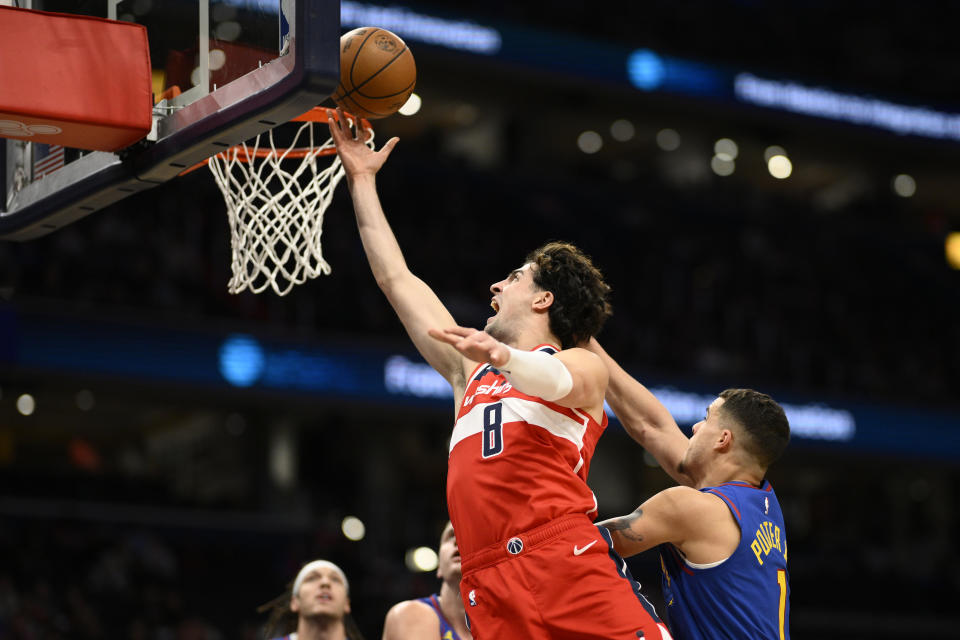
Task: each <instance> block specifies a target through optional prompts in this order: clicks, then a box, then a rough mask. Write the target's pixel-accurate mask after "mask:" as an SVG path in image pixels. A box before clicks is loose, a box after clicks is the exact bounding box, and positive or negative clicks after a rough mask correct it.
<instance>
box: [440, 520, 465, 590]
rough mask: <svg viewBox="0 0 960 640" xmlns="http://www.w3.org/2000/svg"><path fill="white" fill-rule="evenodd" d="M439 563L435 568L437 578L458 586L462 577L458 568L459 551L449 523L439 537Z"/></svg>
mask: <svg viewBox="0 0 960 640" xmlns="http://www.w3.org/2000/svg"><path fill="white" fill-rule="evenodd" d="M438 555H439V556H440V562H439V565H438V566H437V577H438V578H440V579H441V580H450V581H452V582H455V583H457V584H459V582H460V577H461V575H462V573H461V571H462V570H461V568H460V549H459V548H458V547H457V538H456V536H455V535H454V534H453V525H452V524H450V523H449V522H448V523H447V526H446V527H445V528H444V529H443V535H441V536H440V552H439V554H438Z"/></svg>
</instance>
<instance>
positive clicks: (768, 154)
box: [763, 144, 787, 162]
mask: <svg viewBox="0 0 960 640" xmlns="http://www.w3.org/2000/svg"><path fill="white" fill-rule="evenodd" d="M785 155H787V150H786V149H784V148H783V147H781V146H780V145H777V144H772V145H770V146H769V147H767V148H766V149H764V150H763V161H764V162H770V158H772V157H773V156H785Z"/></svg>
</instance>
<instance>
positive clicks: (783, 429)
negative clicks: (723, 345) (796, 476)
mask: <svg viewBox="0 0 960 640" xmlns="http://www.w3.org/2000/svg"><path fill="white" fill-rule="evenodd" d="M720 397H721V398H723V406H721V407H720V411H721V412H722V413H724V414H726V415H728V416H730V417H731V418H733V419H734V420H736V421H737V422H738V423H739V424H740V426H742V427H743V430H744V431H745V432H746V433H747V437H746V439H745V440H746V442H745V444H744V448H745V449H746V450H747V452H748V453H749V454H751V455H752V456H753V457H754V459H755V460H756V461H757V463H758V464H759V465H760V466H762V467H763V468H764V469H766V468H767V467H769V466H770V465H771V464H773V462H774V461H776V460H777V458H779V457H780V456H781V455H782V454H783V451H784V449H786V448H787V444H789V442H790V423H789V422H788V421H787V414H786V413H785V412H784V411H783V407H781V406H780V405H779V404H777V402H776V401H775V400H774V399H773V398H771V397H770V396H768V395H767V394H765V393H760V392H759V391H754V390H753V389H726V390H725V391H723V392H722V393H721V394H720Z"/></svg>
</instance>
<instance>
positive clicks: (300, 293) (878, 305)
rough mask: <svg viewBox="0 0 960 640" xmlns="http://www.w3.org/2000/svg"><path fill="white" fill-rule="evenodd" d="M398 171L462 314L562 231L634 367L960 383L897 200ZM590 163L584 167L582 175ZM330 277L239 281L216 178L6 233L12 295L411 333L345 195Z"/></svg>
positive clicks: (782, 377)
mask: <svg viewBox="0 0 960 640" xmlns="http://www.w3.org/2000/svg"><path fill="white" fill-rule="evenodd" d="M405 144H406V146H404V147H402V148H401V149H398V151H397V153H396V155H395V156H394V158H393V159H391V163H390V164H388V166H387V168H386V169H385V170H384V171H383V173H382V174H381V176H380V180H379V182H380V190H381V194H382V198H383V201H384V206H385V208H386V210H387V212H388V216H389V219H390V221H391V224H392V225H393V227H394V229H395V231H396V234H397V236H398V237H399V240H400V243H401V246H402V247H403V249H404V251H405V254H406V257H407V260H408V262H409V264H410V265H411V267H412V268H413V269H414V270H415V272H417V273H418V274H419V275H421V276H422V277H423V279H424V280H426V281H427V282H428V283H430V284H431V285H432V286H433V287H434V289H435V290H436V291H437V293H438V294H439V295H440V296H441V298H442V299H443V300H444V301H445V303H446V304H447V305H448V306H449V307H450V309H451V311H452V312H453V314H454V317H456V318H457V319H458V320H459V321H460V322H461V323H462V324H468V325H473V326H482V325H483V323H484V321H485V318H486V316H487V315H489V314H488V313H487V308H488V307H487V305H488V302H489V292H488V287H489V285H490V283H492V282H494V281H496V280H497V279H499V278H500V277H502V275H503V274H505V273H507V272H509V271H510V270H511V269H513V268H514V267H516V266H518V265H519V264H520V263H521V261H522V259H523V256H524V255H525V254H526V253H527V252H528V251H529V250H531V249H533V248H535V247H536V246H538V245H539V244H541V243H542V242H544V241H546V240H549V239H564V240H569V241H572V242H574V243H576V244H578V245H580V246H582V247H583V248H584V249H585V250H586V251H587V252H588V253H590V254H592V255H593V257H594V258H595V261H596V262H597V263H598V265H599V266H600V267H601V269H602V270H603V271H604V272H605V273H606V275H607V277H608V280H609V282H610V283H611V284H612V286H613V289H614V298H613V303H614V310H615V312H614V316H613V318H612V319H611V321H610V322H609V323H608V325H607V328H606V329H605V331H604V332H603V334H602V336H601V339H602V341H603V342H604V343H606V345H607V348H608V350H609V351H610V352H611V353H612V354H614V355H615V356H616V357H618V358H619V359H620V360H621V361H623V362H625V363H629V364H633V365H635V366H636V365H639V366H643V367H644V368H645V369H646V370H648V371H657V372H660V373H663V374H667V375H686V376H697V377H700V378H704V379H708V380H715V381H717V384H722V385H727V386H729V385H730V384H734V385H743V386H754V387H760V388H778V389H787V390H791V391H798V392H814V393H828V394H843V395H847V396H851V395H853V396H861V397H864V398H866V399H870V398H882V399H893V400H896V401H906V402H914V401H922V402H925V403H934V404H936V403H949V402H950V401H952V400H954V399H955V398H954V397H953V392H954V390H955V389H956V388H958V386H960V324H958V323H956V322H955V321H954V319H955V318H956V317H958V311H960V300H958V298H957V296H956V295H955V291H956V288H957V281H958V279H960V273H958V272H956V271H951V270H950V269H949V268H948V267H947V265H946V263H945V261H944V258H943V234H944V232H945V230H944V226H943V221H942V220H940V221H938V220H936V219H934V220H933V221H932V222H930V223H929V224H927V223H925V221H924V220H917V219H916V218H915V212H913V211H907V210H904V209H902V208H901V206H900V204H899V203H898V202H895V201H894V200H893V199H892V198H880V197H879V196H878V197H877V198H876V199H875V200H871V199H861V200H859V201H857V202H855V203H853V204H852V205H850V206H849V207H847V208H846V209H844V210H842V211H839V212H836V211H832V212H830V213H829V214H824V213H823V212H821V211H818V210H817V209H816V208H815V207H814V206H812V205H811V204H810V202H808V201H806V200H805V199H803V198H797V197H795V195H793V194H786V193H784V194H783V195H778V194H777V193H776V192H772V191H771V192H766V193H762V192H757V191H756V190H751V189H749V188H747V187H745V186H741V187H738V186H736V185H732V186H731V184H730V183H725V184H719V183H718V182H714V183H709V182H708V183H707V184H704V185H701V186H697V187H692V188H691V187H689V186H685V187H683V188H673V187H670V186H669V185H666V184H664V182H663V181H662V180H660V179H659V178H658V176H656V175H653V174H651V175H647V174H644V173H643V172H641V173H640V174H639V175H637V176H636V177H635V178H634V179H632V180H629V181H619V182H616V181H610V180H604V179H602V178H601V177H595V176H591V175H590V174H589V172H582V173H579V174H578V173H576V171H575V168H574V169H573V170H572V171H571V173H570V174H568V175H562V174H561V175H558V174H550V175H545V174H538V173H537V172H536V171H533V170H531V171H527V172H512V171H510V170H507V169H504V170H496V171H477V170H469V169H468V168H467V167H465V166H463V165H462V164H461V163H459V162H458V161H457V160H456V159H455V158H444V157H442V155H441V159H440V161H439V162H438V161H437V157H436V156H435V155H434V153H435V150H432V149H430V148H429V146H428V145H426V144H422V145H420V146H417V144H416V142H414V143H409V142H408V143H405ZM573 178H576V179H573ZM323 251H324V256H325V257H326V259H327V260H328V261H329V263H330V264H331V265H332V267H333V273H332V274H331V275H329V276H321V277H319V278H318V279H317V280H315V281H313V282H310V283H307V284H306V285H302V286H300V287H297V288H295V289H294V291H293V292H292V293H291V294H290V295H289V296H287V297H285V298H280V297H277V296H275V295H274V294H273V293H272V292H268V293H265V294H262V295H259V296H255V295H252V294H249V293H244V294H241V295H236V296H231V295H229V294H228V293H227V292H226V282H227V280H228V279H229V263H230V241H229V234H228V230H227V224H226V220H225V215H224V205H223V202H222V198H221V196H220V194H219V192H218V191H217V190H216V188H215V187H214V185H213V183H212V180H211V179H210V176H208V175H207V174H206V172H196V173H194V174H191V175H189V176H187V177H185V178H182V179H180V180H178V181H174V182H173V183H170V184H168V185H165V186H163V187H159V188H157V189H154V190H152V191H149V192H146V193H144V194H141V195H138V196H136V197H134V198H131V199H129V200H126V201H124V202H123V203H121V204H120V205H117V206H115V207H113V208H112V209H110V210H108V211H104V212H100V213H97V214H95V215H93V216H91V217H89V218H87V219H84V220H81V221H80V222H78V223H75V224H74V225H72V226H69V227H67V228H64V229H62V230H60V231H57V232H56V233H53V234H51V235H49V236H47V237H44V238H41V239H38V240H35V241H31V242H26V243H9V242H5V243H0V295H2V296H4V297H5V298H7V299H8V300H10V301H12V302H13V303H14V304H23V305H37V304H44V303H46V304H48V305H51V306H55V307H56V308H57V309H62V310H64V311H66V312H78V313H94V314H96V313H99V314H109V315H116V314H127V315H129V316H131V317H134V318H136V317H149V318H152V319H167V320H169V321H171V322H180V323H192V324H204V323H207V324H211V323H214V322H216V323H219V324H222V323H223V322H224V321H226V322H232V323H235V324H241V325H247V326H249V327H250V328H251V329H252V330H255V331H256V330H259V331H273V330H276V331H288V330H291V329H293V330H295V331H296V332H297V333H299V334H303V335H308V336H309V335H315V336H321V337H323V336H327V337H328V336H330V335H335V334H338V333H350V334H354V335H361V336H363V335H367V336H374V335H375V336H376V337H377V338H378V339H381V338H385V339H396V341H397V342H405V337H404V335H403V332H402V328H401V327H400V325H399V323H398V322H397V321H396V320H395V317H394V314H393V313H392V311H391V310H390V309H389V307H388V305H387V303H386V301H385V300H384V298H383V296H382V295H381V294H380V292H379V290H378V289H377V288H376V286H375V284H374V282H373V279H372V277H371V276H370V272H369V268H368V266H367V265H366V261H365V258H364V255H363V253H362V249H361V247H360V243H359V240H358V237H357V233H356V230H355V226H354V222H353V215H352V211H351V207H350V203H349V198H348V196H347V193H346V189H345V188H344V187H341V189H340V190H339V191H338V193H337V196H336V197H335V199H334V203H333V205H332V206H331V208H330V210H329V211H328V212H327V214H326V220H325V223H324V234H323Z"/></svg>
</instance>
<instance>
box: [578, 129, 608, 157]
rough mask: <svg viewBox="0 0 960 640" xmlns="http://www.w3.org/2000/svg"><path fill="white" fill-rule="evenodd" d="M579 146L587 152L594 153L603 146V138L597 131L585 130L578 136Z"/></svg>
mask: <svg viewBox="0 0 960 640" xmlns="http://www.w3.org/2000/svg"><path fill="white" fill-rule="evenodd" d="M577 147H578V148H579V149H580V151H583V152H584V153H586V154H593V153H596V152H597V151H600V149H602V148H603V138H601V137H600V134H599V133H597V132H596V131H584V132H583V133H581V134H580V135H579V136H577Z"/></svg>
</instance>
